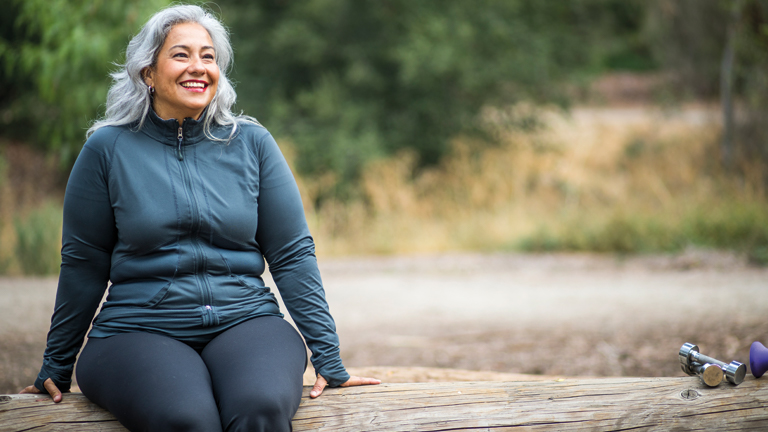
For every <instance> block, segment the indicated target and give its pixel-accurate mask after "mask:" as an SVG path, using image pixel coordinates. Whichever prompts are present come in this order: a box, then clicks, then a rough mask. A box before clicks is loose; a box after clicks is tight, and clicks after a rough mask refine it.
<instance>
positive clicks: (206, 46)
mask: <svg viewBox="0 0 768 432" xmlns="http://www.w3.org/2000/svg"><path fill="white" fill-rule="evenodd" d="M174 48H184V49H185V50H189V49H190V48H189V47H188V46H186V45H174V46H172V47H171V48H169V49H174ZM202 49H214V48H213V47H212V46H210V45H204V46H203V47H202ZM214 51H215V50H214Z"/></svg>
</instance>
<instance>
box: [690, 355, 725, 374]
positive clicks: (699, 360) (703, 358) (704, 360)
mask: <svg viewBox="0 0 768 432" xmlns="http://www.w3.org/2000/svg"><path fill="white" fill-rule="evenodd" d="M691 360H693V361H695V362H696V363H700V364H704V363H709V364H716V365H718V366H720V368H721V369H723V370H725V368H726V367H728V364H727V363H724V362H721V361H720V360H718V359H713V358H712V357H710V356H708V355H704V354H702V353H700V352H698V351H691Z"/></svg>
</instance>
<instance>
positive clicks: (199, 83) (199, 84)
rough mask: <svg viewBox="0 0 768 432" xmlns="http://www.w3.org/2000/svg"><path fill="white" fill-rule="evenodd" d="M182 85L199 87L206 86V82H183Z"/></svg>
mask: <svg viewBox="0 0 768 432" xmlns="http://www.w3.org/2000/svg"><path fill="white" fill-rule="evenodd" d="M181 86H182V87H187V88H189V87H197V88H205V84H203V83H201V82H183V83H181Z"/></svg>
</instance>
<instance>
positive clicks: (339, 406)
mask: <svg viewBox="0 0 768 432" xmlns="http://www.w3.org/2000/svg"><path fill="white" fill-rule="evenodd" d="M309 389H310V388H309V387H305V389H304V396H303V399H302V402H301V406H300V407H299V411H298V412H297V413H296V416H295V417H294V419H293V430H294V431H297V432H299V431H456V430H471V431H503V430H515V431H517V430H520V429H523V430H533V431H536V430H558V431H581V430H589V431H608V430H611V431H614V430H630V429H631V430H641V431H662V430H680V431H683V430H729V431H740V430H768V408H766V407H768V380H756V379H754V378H752V377H749V378H747V380H745V381H744V382H743V383H742V384H741V385H739V386H732V385H730V384H727V383H723V384H721V385H720V386H718V387H715V388H708V387H705V386H704V385H703V384H701V382H700V380H699V379H698V378H696V377H684V378H579V379H575V378H566V379H557V380H548V381H509V382H450V383H419V384H381V385H378V386H367V387H350V388H343V389H342V388H337V389H327V390H326V391H325V393H324V394H323V396H321V397H320V398H318V399H309ZM26 430H34V431H36V432H37V431H70V430H72V431H75V430H76V431H83V432H88V431H124V430H125V429H123V428H122V426H120V424H119V423H117V421H116V420H115V419H114V417H112V415H111V414H109V413H108V412H106V411H104V410H102V409H101V408H98V407H97V406H95V405H94V404H92V403H90V402H89V401H88V400H87V399H85V397H83V396H82V395H81V394H78V393H73V394H66V395H65V398H64V402H62V403H60V404H54V403H53V402H52V401H51V399H50V398H48V397H42V396H39V395H2V396H0V431H26Z"/></svg>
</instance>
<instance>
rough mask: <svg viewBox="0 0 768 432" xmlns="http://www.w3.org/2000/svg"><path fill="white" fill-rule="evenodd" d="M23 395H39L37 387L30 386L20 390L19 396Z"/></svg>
mask: <svg viewBox="0 0 768 432" xmlns="http://www.w3.org/2000/svg"><path fill="white" fill-rule="evenodd" d="M23 393H40V390H38V389H37V387H35V386H33V385H31V386H27V387H24V388H23V389H21V391H20V392H19V394H23Z"/></svg>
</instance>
